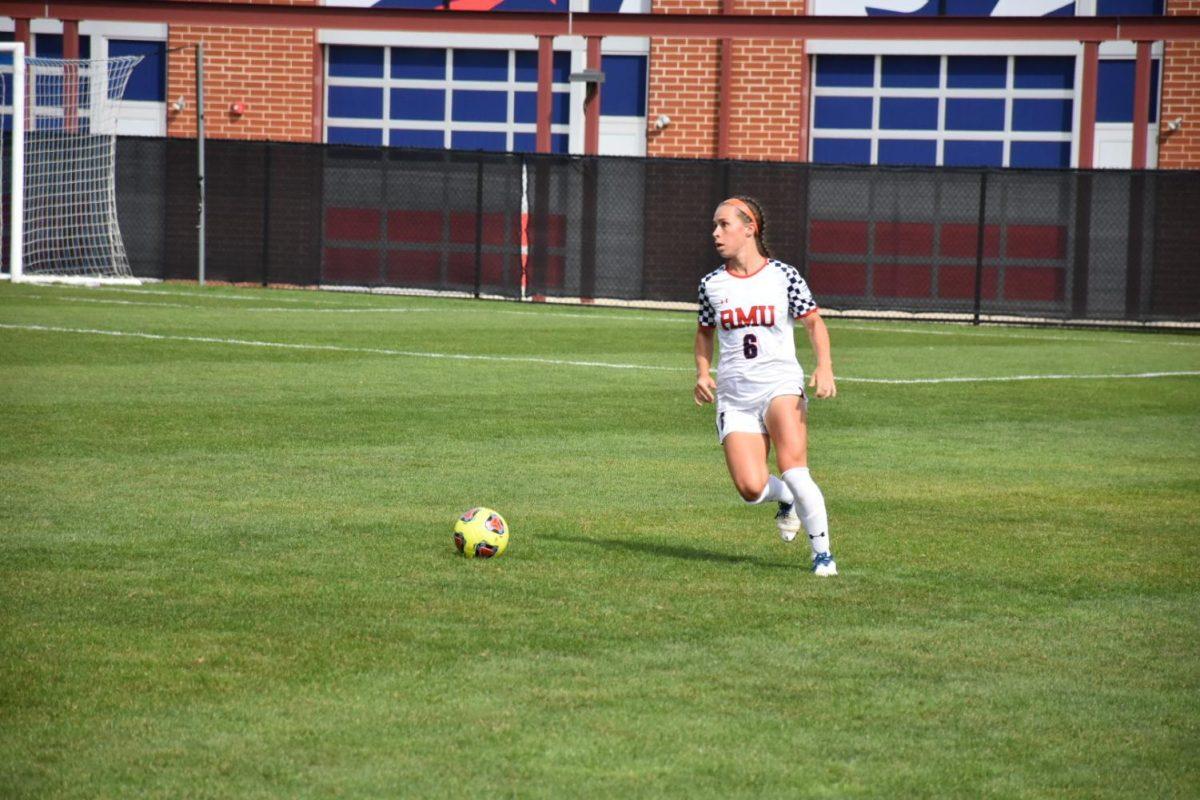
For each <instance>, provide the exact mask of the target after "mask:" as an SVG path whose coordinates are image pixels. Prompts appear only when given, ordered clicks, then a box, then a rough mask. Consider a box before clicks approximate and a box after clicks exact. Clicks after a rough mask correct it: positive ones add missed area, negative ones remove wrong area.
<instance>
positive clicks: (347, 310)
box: [21, 294, 437, 314]
mask: <svg viewBox="0 0 1200 800" xmlns="http://www.w3.org/2000/svg"><path fill="white" fill-rule="evenodd" d="M21 299H22V300H26V299H30V300H54V301H58V302H63V303H101V304H103V305H114V306H150V307H153V308H190V309H194V310H196V311H222V310H229V311H237V312H238V313H239V314H243V313H251V312H255V311H282V312H289V313H291V312H297V311H300V312H310V313H313V314H362V313H383V314H409V313H420V312H423V311H436V310H437V309H435V308H387V307H385V306H379V307H377V308H376V307H370V306H362V307H351V306H346V307H342V308H334V307H330V308H297V307H294V306H293V307H285V306H259V307H250V308H247V307H242V308H237V309H220V308H214V307H213V306H197V305H189V304H187V303H158V302H154V301H152V300H113V299H109V298H100V297H47V296H46V295H41V294H26V295H22V296H21Z"/></svg>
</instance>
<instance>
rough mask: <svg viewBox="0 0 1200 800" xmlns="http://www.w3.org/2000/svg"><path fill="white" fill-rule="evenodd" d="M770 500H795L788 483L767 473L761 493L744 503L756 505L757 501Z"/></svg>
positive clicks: (786, 501)
mask: <svg viewBox="0 0 1200 800" xmlns="http://www.w3.org/2000/svg"><path fill="white" fill-rule="evenodd" d="M772 500H774V501H775V502H777V503H792V502H795V500H794V499H793V497H792V490H791V489H789V488H788V485H787V484H786V483H784V482H783V481H781V480H779V478H776V477H775V476H774V475H768V476H767V485H766V486H764V487H763V490H762V494H760V495H759V496H758V499H757V500H747V501H746V503H747V504H748V505H752V506H756V505H758V504H759V503H768V502H770V501H772Z"/></svg>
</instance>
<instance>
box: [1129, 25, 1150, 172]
mask: <svg viewBox="0 0 1200 800" xmlns="http://www.w3.org/2000/svg"><path fill="white" fill-rule="evenodd" d="M1149 125H1150V42H1138V43H1137V65H1136V66H1135V67H1134V72H1133V158H1132V159H1131V160H1130V164H1132V165H1133V168H1134V169H1145V168H1146V128H1147V127H1148V126H1149Z"/></svg>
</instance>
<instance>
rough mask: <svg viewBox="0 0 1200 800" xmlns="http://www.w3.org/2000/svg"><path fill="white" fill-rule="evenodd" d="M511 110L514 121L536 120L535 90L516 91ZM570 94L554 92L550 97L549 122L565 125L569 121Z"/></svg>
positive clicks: (531, 121)
mask: <svg viewBox="0 0 1200 800" xmlns="http://www.w3.org/2000/svg"><path fill="white" fill-rule="evenodd" d="M515 100H516V102H515V104H514V108H513V112H514V116H515V118H516V119H515V121H516V122H530V123H536V122H537V92H517V94H516V98H515ZM570 112H571V95H569V94H568V93H567V92H555V93H554V94H553V95H551V99H550V122H551V124H554V125H566V124H567V123H568V122H569V121H570Z"/></svg>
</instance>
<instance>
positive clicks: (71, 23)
mask: <svg viewBox="0 0 1200 800" xmlns="http://www.w3.org/2000/svg"><path fill="white" fill-rule="evenodd" d="M62 25H63V58H64V59H77V58H79V20H77V19H64V20H63V24H62ZM62 91H63V130H67V131H71V132H72V133H74V132H75V131H78V130H79V69H78V68H77V67H76V66H75V65H74V64H68V65H67V66H66V67H65V68H64V69H63V89H62Z"/></svg>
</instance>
